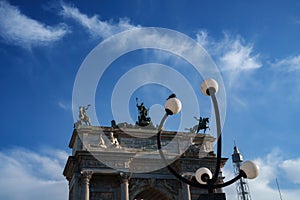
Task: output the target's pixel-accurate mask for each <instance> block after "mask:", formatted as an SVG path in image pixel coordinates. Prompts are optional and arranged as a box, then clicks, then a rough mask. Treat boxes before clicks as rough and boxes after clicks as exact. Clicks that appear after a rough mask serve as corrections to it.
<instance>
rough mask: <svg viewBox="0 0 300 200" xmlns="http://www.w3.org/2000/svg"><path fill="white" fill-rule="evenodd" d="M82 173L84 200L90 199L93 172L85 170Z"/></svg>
mask: <svg viewBox="0 0 300 200" xmlns="http://www.w3.org/2000/svg"><path fill="white" fill-rule="evenodd" d="M81 174H82V178H83V180H82V186H83V194H82V195H83V198H84V200H89V199H90V179H91V178H92V174H93V172H91V171H83V172H81Z"/></svg>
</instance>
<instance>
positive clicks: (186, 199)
mask: <svg viewBox="0 0 300 200" xmlns="http://www.w3.org/2000/svg"><path fill="white" fill-rule="evenodd" d="M183 176H184V178H187V179H189V180H190V179H191V178H192V177H191V176H190V175H183ZM181 185H182V190H183V199H184V200H191V190H190V186H189V185H188V184H185V183H183V182H181Z"/></svg>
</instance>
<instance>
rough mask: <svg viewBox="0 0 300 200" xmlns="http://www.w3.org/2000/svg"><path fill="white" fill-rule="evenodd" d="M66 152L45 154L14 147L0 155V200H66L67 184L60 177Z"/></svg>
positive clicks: (47, 152) (58, 151)
mask: <svg viewBox="0 0 300 200" xmlns="http://www.w3.org/2000/svg"><path fill="white" fill-rule="evenodd" d="M67 155H68V154H67V153H66V152H64V151H61V150H47V151H46V152H45V153H38V152H33V151H30V150H28V149H23V148H14V149H10V150H5V151H1V152H0V170H1V179H0V188H1V191H0V199H6V200H21V199H22V200H30V199H44V200H47V199H49V200H50V199H57V200H59V199H61V200H63V199H67V196H68V183H67V181H66V179H65V178H64V177H63V175H62V171H63V167H64V164H65V162H66V160H67Z"/></svg>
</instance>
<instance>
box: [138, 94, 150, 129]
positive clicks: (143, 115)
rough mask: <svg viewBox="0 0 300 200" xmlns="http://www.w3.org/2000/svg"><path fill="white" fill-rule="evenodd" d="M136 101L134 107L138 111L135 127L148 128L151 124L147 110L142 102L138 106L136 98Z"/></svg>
mask: <svg viewBox="0 0 300 200" xmlns="http://www.w3.org/2000/svg"><path fill="white" fill-rule="evenodd" d="M135 100H136V107H137V109H138V111H139V116H138V121H137V122H136V125H138V126H148V125H149V124H150V123H151V118H150V117H148V109H147V108H146V106H145V105H144V103H143V102H142V103H141V104H140V105H139V104H138V98H136V99H135Z"/></svg>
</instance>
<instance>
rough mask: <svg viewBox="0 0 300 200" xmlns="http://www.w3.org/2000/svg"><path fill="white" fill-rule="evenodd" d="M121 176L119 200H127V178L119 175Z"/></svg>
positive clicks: (124, 174) (122, 174) (125, 175)
mask: <svg viewBox="0 0 300 200" xmlns="http://www.w3.org/2000/svg"><path fill="white" fill-rule="evenodd" d="M120 176H121V200H129V188H128V182H129V176H128V175H127V174H126V173H120Z"/></svg>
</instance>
